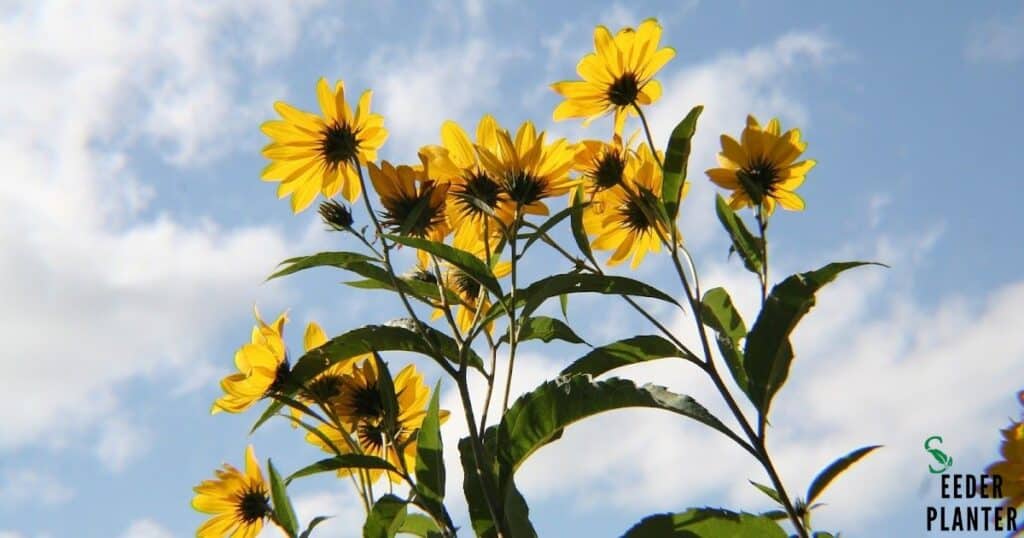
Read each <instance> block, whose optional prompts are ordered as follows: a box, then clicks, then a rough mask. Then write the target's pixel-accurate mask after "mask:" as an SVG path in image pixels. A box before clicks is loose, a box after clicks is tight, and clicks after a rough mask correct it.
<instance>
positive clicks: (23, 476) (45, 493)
mask: <svg viewBox="0 0 1024 538" xmlns="http://www.w3.org/2000/svg"><path fill="white" fill-rule="evenodd" d="M74 496H75V492H74V490H72V489H71V488H70V487H69V486H67V485H65V484H64V483H63V482H61V481H60V479H59V478H57V477H56V476H53V475H51V474H49V473H43V472H38V471H33V470H30V469H7V470H5V471H4V472H3V480H2V481H0V499H2V500H3V501H4V503H5V504H13V505H18V504H21V503H27V504H43V505H48V506H55V505H60V504H64V503H66V502H68V501H70V500H71V499H72V498H73V497H74Z"/></svg>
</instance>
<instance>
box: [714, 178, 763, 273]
mask: <svg viewBox="0 0 1024 538" xmlns="http://www.w3.org/2000/svg"><path fill="white" fill-rule="evenodd" d="M715 213H717V214H718V220H719V222H721V223H722V227H724V228H725V231H726V232H727V233H728V234H729V237H730V238H731V239H732V250H734V251H736V253H737V254H739V255H740V259H741V260H743V266H744V267H746V268H747V270H748V271H750V272H751V273H755V274H761V268H762V267H763V263H764V261H763V260H762V259H761V251H762V247H761V240H760V239H759V238H757V237H754V235H753V234H752V233H750V230H747V226H746V225H745V224H743V219H741V218H740V216H739V215H737V214H736V212H735V211H733V210H732V208H731V207H729V203H728V202H726V201H725V198H722V195H720V194H716V195H715Z"/></svg>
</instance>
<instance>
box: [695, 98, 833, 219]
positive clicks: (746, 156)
mask: <svg viewBox="0 0 1024 538" xmlns="http://www.w3.org/2000/svg"><path fill="white" fill-rule="evenodd" d="M781 131H782V129H781V127H780V126H779V120H778V119H773V120H771V121H770V122H768V125H765V126H764V127H761V125H760V124H759V123H758V122H757V119H756V118H754V116H747V127H746V128H745V129H743V134H742V136H741V137H740V141H739V142H737V141H736V139H734V138H732V137H730V136H729V135H722V152H721V153H719V154H718V163H719V165H720V168H712V169H710V170H708V171H707V175H708V177H709V178H711V181H713V182H714V183H715V184H716V185H718V186H719V187H722V188H723V189H729V190H731V191H732V195H731V196H730V197H729V206H730V207H732V208H733V209H740V208H743V207H748V206H749V207H756V206H761V208H763V210H764V213H765V214H766V215H771V214H772V212H773V211H775V204H776V203H778V205H780V206H782V208H783V209H787V210H790V211H802V210H803V208H804V201H803V199H802V198H800V196H799V195H797V194H796V192H794V191H796V189H797V187H799V186H800V185H802V184H803V182H804V179H805V177H806V175H807V172H808V171H810V170H811V168H814V165H815V164H817V163H816V162H815V161H814V160H811V159H807V160H803V161H799V162H797V161H796V159H797V158H798V157H800V154H802V153H803V152H804V150H805V149H806V148H807V143H806V142H804V141H802V140H800V130H799V129H790V130H788V131H786V132H785V133H782V132H781Z"/></svg>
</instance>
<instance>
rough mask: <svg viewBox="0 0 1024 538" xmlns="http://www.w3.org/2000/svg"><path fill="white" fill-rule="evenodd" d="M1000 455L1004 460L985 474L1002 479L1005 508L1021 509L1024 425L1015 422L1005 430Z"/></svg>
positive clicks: (1023, 486)
mask: <svg viewBox="0 0 1024 538" xmlns="http://www.w3.org/2000/svg"><path fill="white" fill-rule="evenodd" d="M1022 403H1024V398H1022ZM1000 453H1001V454H1002V455H1003V459H1002V460H1000V461H997V462H995V463H993V464H992V465H989V466H988V468H987V469H985V473H986V474H989V475H999V476H1000V477H1001V478H1002V480H1003V484H1002V493H1003V499H1004V500H1003V506H1013V507H1020V506H1022V505H1024V423H1022V422H1015V423H1013V424H1011V425H1010V427H1009V428H1006V429H1005V430H1003V445H1002V447H1001V448H1000Z"/></svg>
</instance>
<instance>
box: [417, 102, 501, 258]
mask: <svg viewBox="0 0 1024 538" xmlns="http://www.w3.org/2000/svg"><path fill="white" fill-rule="evenodd" d="M499 130H500V129H499V126H498V122H497V121H495V119H494V117H493V116H490V115H485V116H484V117H483V118H481V119H480V123H479V124H478V125H477V129H476V142H475V145H476V146H478V147H481V148H486V149H487V150H488V151H490V152H492V153H496V152H498V151H499V150H498V131H499ZM420 156H421V159H424V160H425V161H426V162H427V169H428V171H429V174H430V178H431V179H434V180H435V181H438V182H441V183H449V184H450V185H451V186H450V187H449V189H448V202H447V208H448V210H447V211H448V222H449V224H450V225H451V227H452V229H453V230H455V234H456V238H457V241H458V242H461V243H466V242H467V241H468V242H478V241H482V240H483V239H484V238H485V236H486V237H488V238H491V237H493V236H496V235H499V234H500V233H501V229H502V228H503V227H507V226H508V225H510V224H512V220H513V218H514V214H515V204H513V203H512V200H511V199H510V198H509V195H508V193H506V192H505V191H504V190H502V188H501V184H500V183H499V182H498V178H496V177H494V176H493V175H492V174H491V173H490V172H489V171H488V170H487V169H485V168H484V166H483V164H482V163H481V162H480V159H479V157H478V155H477V151H476V149H475V147H474V142H473V141H472V140H470V138H469V135H467V134H466V131H464V130H463V129H462V127H460V126H459V124H457V123H455V122H454V121H450V120H449V121H446V122H445V123H444V124H443V125H442V126H441V145H431V146H424V147H423V148H421V149H420ZM495 220H497V221H498V222H494V221H495Z"/></svg>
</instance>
